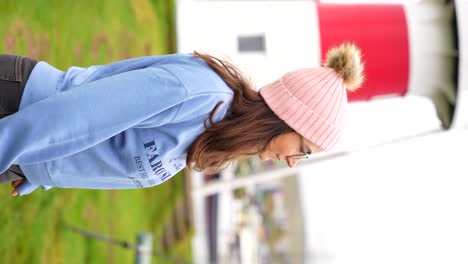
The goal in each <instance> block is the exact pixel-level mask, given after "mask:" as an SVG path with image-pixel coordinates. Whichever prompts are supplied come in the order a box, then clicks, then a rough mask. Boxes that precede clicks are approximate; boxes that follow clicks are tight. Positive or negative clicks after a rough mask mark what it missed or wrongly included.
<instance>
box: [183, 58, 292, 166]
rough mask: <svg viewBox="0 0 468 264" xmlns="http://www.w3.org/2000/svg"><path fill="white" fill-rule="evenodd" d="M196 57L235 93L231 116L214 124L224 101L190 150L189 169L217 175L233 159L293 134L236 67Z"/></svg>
mask: <svg viewBox="0 0 468 264" xmlns="http://www.w3.org/2000/svg"><path fill="white" fill-rule="evenodd" d="M194 54H195V56H196V57H198V58H201V59H203V60H204V61H205V62H206V63H207V64H208V65H209V66H210V67H211V68H212V69H213V70H214V71H215V72H216V73H217V74H218V75H219V76H220V77H221V78H222V79H223V80H224V82H225V83H226V84H227V85H228V86H229V87H230V88H231V89H232V91H233V92H234V98H233V101H232V103H231V106H230V111H229V114H228V115H227V116H226V117H225V118H224V119H223V120H222V121H220V122H216V123H215V122H213V116H214V113H215V111H216V109H217V108H218V106H219V105H220V104H221V103H222V102H219V103H218V105H217V106H216V107H215V108H214V109H213V111H212V112H211V113H210V116H209V118H208V120H207V122H205V128H206V130H205V131H204V132H203V133H202V134H201V135H200V136H199V137H198V138H197V139H196V140H195V142H193V143H192V145H191V146H190V147H189V149H188V152H187V165H188V166H187V167H188V168H189V169H191V168H192V166H193V168H195V169H196V170H200V171H203V170H207V169H209V170H210V172H217V171H219V170H221V169H223V168H224V167H225V166H226V165H228V164H229V163H230V162H232V161H234V160H237V159H240V158H242V157H245V156H249V155H256V154H258V153H260V152H261V151H263V150H265V149H266V148H267V146H268V144H269V143H270V141H271V140H273V139H274V138H275V137H277V136H279V135H281V134H283V133H287V132H293V131H294V130H293V129H292V128H290V127H289V126H288V125H287V124H286V123H285V122H284V121H283V120H281V119H280V118H278V117H277V116H276V115H275V113H273V111H271V109H270V108H269V107H268V106H267V104H266V103H265V101H264V100H263V99H262V97H261V96H260V94H259V93H258V92H257V91H255V90H254V89H252V87H251V85H250V84H249V82H248V81H247V80H246V79H245V78H244V77H243V76H242V74H241V73H240V71H239V70H238V69H237V68H236V67H235V66H234V65H232V64H230V63H228V62H226V61H222V60H220V59H217V58H215V57H213V56H211V55H207V54H202V53H198V52H194ZM208 123H209V124H208Z"/></svg>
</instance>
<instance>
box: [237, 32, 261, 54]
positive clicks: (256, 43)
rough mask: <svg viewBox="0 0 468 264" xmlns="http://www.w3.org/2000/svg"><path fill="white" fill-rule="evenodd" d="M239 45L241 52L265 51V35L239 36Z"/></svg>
mask: <svg viewBox="0 0 468 264" xmlns="http://www.w3.org/2000/svg"><path fill="white" fill-rule="evenodd" d="M237 47H238V51H239V52H265V36H264V35H255V36H239V37H238V38H237Z"/></svg>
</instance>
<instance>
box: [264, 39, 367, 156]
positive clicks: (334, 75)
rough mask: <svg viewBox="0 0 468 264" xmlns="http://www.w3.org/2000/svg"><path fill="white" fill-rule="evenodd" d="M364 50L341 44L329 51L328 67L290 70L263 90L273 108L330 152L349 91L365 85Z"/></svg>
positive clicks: (336, 136) (339, 133)
mask: <svg viewBox="0 0 468 264" xmlns="http://www.w3.org/2000/svg"><path fill="white" fill-rule="evenodd" d="M362 71H363V64H362V63H361V52H360V50H359V49H358V48H357V47H356V46H354V45H353V44H347V43H345V44H341V45H340V46H339V47H336V48H332V49H330V50H329V51H328V52H327V59H326V62H325V66H324V67H318V68H307V69H300V70H296V71H293V72H289V73H287V74H286V75H284V76H283V77H281V78H280V79H279V80H276V81H275V82H273V83H271V84H268V85H266V86H264V87H262V88H261V89H260V94H261V96H262V97H263V99H264V100H265V102H266V103H267V105H268V106H269V107H270V108H271V110H272V111H273V112H274V113H275V114H276V115H277V116H278V117H279V118H281V119H282V120H284V121H285V122H286V124H288V125H289V126H290V127H291V128H292V129H294V130H295V131H296V132H297V133H299V134H301V135H302V136H303V137H305V138H306V139H308V140H310V141H311V142H312V143H314V144H315V145H317V146H318V147H320V148H321V149H322V150H325V151H328V150H330V149H331V148H333V146H335V144H336V143H337V142H338V140H339V139H340V137H341V134H342V130H343V125H344V122H343V121H344V117H345V111H346V106H347V104H348V99H347V95H346V90H351V91H353V90H355V89H357V88H359V87H360V85H361V84H362V82H363V80H364V77H363V73H362Z"/></svg>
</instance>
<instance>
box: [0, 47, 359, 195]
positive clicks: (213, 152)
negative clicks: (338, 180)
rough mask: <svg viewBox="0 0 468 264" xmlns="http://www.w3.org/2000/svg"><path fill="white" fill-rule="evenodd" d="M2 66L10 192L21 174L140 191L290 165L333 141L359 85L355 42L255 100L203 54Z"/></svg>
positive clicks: (41, 180)
mask: <svg viewBox="0 0 468 264" xmlns="http://www.w3.org/2000/svg"><path fill="white" fill-rule="evenodd" d="M0 69H1V72H0V73H1V74H0V77H1V81H0V87H1V89H2V99H1V103H2V107H3V108H4V109H6V111H4V114H5V117H3V118H2V119H1V120H0V172H2V173H3V174H2V176H1V177H3V178H4V179H6V180H9V181H11V180H14V182H13V187H14V188H15V190H13V195H17V194H18V190H17V187H18V185H19V184H21V183H22V182H23V181H24V179H23V178H26V179H27V181H29V182H30V183H32V184H35V185H43V186H56V187H63V188H92V189H118V188H142V187H150V186H154V185H157V184H160V183H162V182H164V181H166V180H168V179H169V178H170V177H172V176H173V175H175V174H176V173H177V172H179V171H180V170H181V169H182V168H184V167H185V166H186V165H188V168H189V169H192V168H194V169H197V170H211V171H219V170H220V169H222V168H223V167H224V166H225V165H226V164H228V163H229V162H231V161H233V160H236V159H239V158H241V157H245V156H250V155H259V157H260V158H261V159H263V160H266V159H277V160H284V161H286V162H287V163H288V165H289V166H290V167H293V166H295V165H296V164H297V163H298V162H299V161H300V160H301V159H305V158H307V157H308V155H309V154H312V153H315V152H319V151H327V150H330V149H331V148H332V147H333V146H334V145H335V144H336V142H337V141H338V140H339V138H340V136H341V130H342V126H343V117H344V113H345V107H346V104H347V98H346V89H349V90H353V89H356V88H357V87H359V86H360V85H361V83H362V80H363V76H362V70H363V66H362V64H361V55H360V51H359V49H357V48H356V47H355V46H354V45H352V44H342V45H341V46H339V47H337V48H333V49H331V50H330V51H329V52H328V54H327V60H326V63H325V66H324V67H319V68H310V69H300V70H297V71H293V72H290V73H287V74H286V75H284V76H283V77H282V78H280V79H279V80H277V81H275V82H273V83H271V84H269V85H267V86H265V87H263V88H261V89H260V92H256V91H254V90H253V89H252V88H251V86H250V85H249V83H248V82H247V81H246V80H245V79H244V78H243V77H242V76H241V74H240V72H239V71H238V70H237V69H236V68H235V67H234V66H233V65H231V64H229V63H227V62H224V61H221V60H218V59H216V58H214V57H212V56H209V55H206V54H200V53H197V52H195V53H194V54H173V55H166V56H153V57H142V58H135V59H130V60H124V61H119V62H115V63H111V64H108V65H103V66H91V67H89V68H78V67H71V68H69V69H68V70H67V71H66V72H62V71H59V70H57V69H55V68H54V67H52V66H50V65H49V64H47V63H45V62H38V63H36V62H35V61H33V60H30V59H27V58H24V57H16V56H9V55H2V56H1V57H0ZM23 90H24V91H23ZM18 109H19V110H18ZM12 175H13V176H14V175H19V177H21V178H19V179H16V180H15V179H13V178H14V177H12Z"/></svg>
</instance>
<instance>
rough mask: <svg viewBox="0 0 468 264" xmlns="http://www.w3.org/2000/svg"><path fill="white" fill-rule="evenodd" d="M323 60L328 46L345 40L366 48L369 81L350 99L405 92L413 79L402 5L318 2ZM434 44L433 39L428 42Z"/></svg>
mask: <svg viewBox="0 0 468 264" xmlns="http://www.w3.org/2000/svg"><path fill="white" fill-rule="evenodd" d="M317 9H318V17H319V26H320V44H321V53H322V61H325V58H326V53H327V50H328V49H329V48H331V47H333V46H337V45H339V44H340V43H342V42H344V41H349V42H353V43H355V44H356V45H357V46H358V47H359V48H360V49H361V50H362V55H363V56H362V59H363V61H364V63H365V70H364V72H365V75H366V81H365V82H364V85H363V86H362V88H361V89H359V90H358V91H356V92H349V93H348V99H349V100H350V101H355V100H369V99H371V98H372V97H374V96H382V95H389V94H399V95H404V94H405V93H406V91H407V90H408V82H409V63H410V61H409V40H408V29H407V23H406V17H405V12H404V9H403V7H402V6H401V5H339V4H318V5H317ZM428 45H430V43H428Z"/></svg>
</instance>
